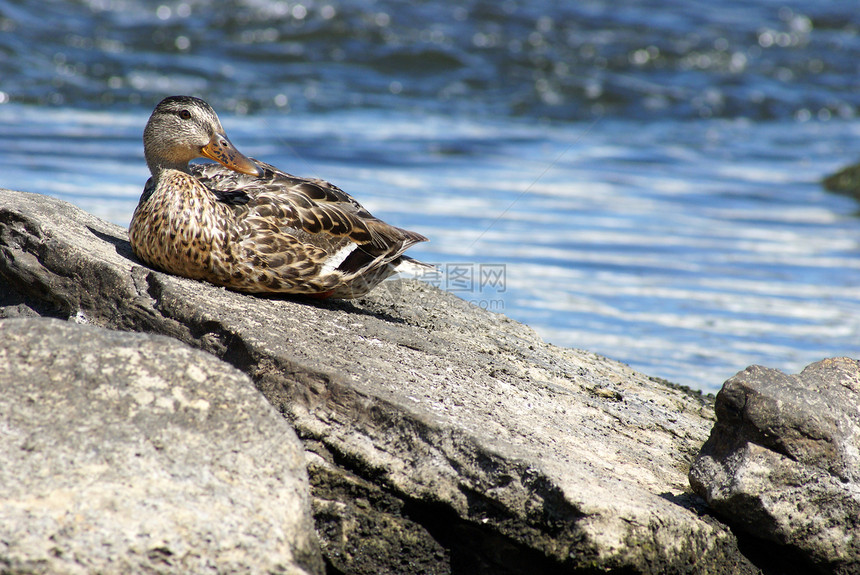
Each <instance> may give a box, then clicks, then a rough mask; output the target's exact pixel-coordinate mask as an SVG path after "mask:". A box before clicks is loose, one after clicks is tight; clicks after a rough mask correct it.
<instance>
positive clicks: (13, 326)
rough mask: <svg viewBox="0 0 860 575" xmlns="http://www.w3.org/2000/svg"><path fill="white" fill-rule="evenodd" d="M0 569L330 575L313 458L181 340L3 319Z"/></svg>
mask: <svg viewBox="0 0 860 575" xmlns="http://www.w3.org/2000/svg"><path fill="white" fill-rule="evenodd" d="M0 388H2V389H3V393H2V394H0V421H2V435H3V440H2V441H0V570H2V571H3V572H4V573H144V572H152V573H155V572H157V573H183V574H184V573H207V572H211V573H216V572H217V573H223V572H272V573H275V572H277V573H291V574H295V575H298V574H307V573H321V572H322V570H323V564H322V559H321V556H320V555H319V549H318V546H317V542H316V537H315V535H314V532H313V523H312V520H311V516H310V506H309V498H308V494H307V476H306V472H305V469H304V452H303V450H302V446H301V443H300V442H299V441H298V438H297V437H296V436H295V433H294V432H293V430H292V428H291V427H290V426H289V425H288V424H286V422H284V421H283V419H282V418H281V417H280V416H279V415H278V413H277V412H276V411H275V410H274V409H273V408H272V407H271V406H270V405H269V404H268V403H267V402H266V401H265V400H264V399H263V398H261V397H260V395H259V394H258V393H257V392H256V390H255V389H254V387H253V384H252V383H251V382H250V381H249V380H248V378H247V377H246V376H245V375H244V374H242V373H240V372H239V371H237V370H236V369H234V368H232V367H230V366H228V365H226V364H224V363H223V362H220V361H217V360H215V359H214V358H212V356H210V355H209V354H206V353H203V352H201V351H198V350H194V349H191V348H189V347H188V346H186V345H183V344H180V343H178V342H176V341H175V340H172V339H169V338H166V337H162V336H153V335H146V334H131V333H121V332H113V331H108V330H104V329H100V328H96V327H93V326H81V325H75V324H72V323H68V322H61V321H58V320H51V319H7V320H4V321H0Z"/></svg>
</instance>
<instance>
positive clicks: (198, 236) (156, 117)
mask: <svg viewBox="0 0 860 575" xmlns="http://www.w3.org/2000/svg"><path fill="white" fill-rule="evenodd" d="M144 152H145V155H146V160H147V164H148V165H149V168H150V172H151V173H152V177H151V178H150V179H149V181H148V182H147V184H146V187H145V189H144V193H143V195H142V196H141V199H140V203H139V204H138V206H137V209H136V210H135V212H134V215H133V216H132V220H131V224H130V226H129V240H130V242H131V246H132V248H133V250H134V253H135V254H136V255H137V257H139V258H140V259H141V260H143V261H144V262H146V263H148V264H149V265H151V266H153V267H156V268H159V269H161V270H164V271H167V272H170V273H173V274H176V275H181V276H185V277H190V278H194V279H201V280H206V281H209V282H211V283H213V284H217V285H222V286H226V287H228V288H231V289H235V290H238V291H245V292H251V293H263V292H277V293H299V294H317V295H324V296H329V297H339V298H350V297H357V296H360V295H362V294H364V293H367V292H368V291H369V290H371V289H373V288H374V287H375V286H376V285H377V284H379V283H380V282H381V281H382V280H384V279H385V278H387V277H388V276H390V275H391V274H392V273H394V270H395V267H396V266H397V265H398V264H400V263H402V261H403V260H404V259H409V258H407V257H406V256H404V255H403V252H404V251H405V250H406V249H407V248H409V247H410V246H412V245H413V244H415V243H418V242H422V241H426V238H425V237H424V236H422V235H420V234H417V233H415V232H410V231H407V230H403V229H400V228H396V227H394V226H391V225H388V224H386V223H385V222H383V221H381V220H379V219H377V218H375V217H373V216H372V215H371V214H370V213H369V212H368V211H367V210H365V209H364V208H363V207H362V206H361V205H360V204H359V203H358V202H356V201H355V200H354V199H353V198H351V197H350V196H349V195H348V194H346V193H345V192H344V191H343V190H341V189H339V188H337V187H336V186H333V185H332V184H329V183H328V182H324V181H322V180H314V179H305V178H298V177H295V176H291V175H289V174H286V173H284V172H282V171H280V170H278V169H277V168H275V167H274V166H271V165H269V164H265V163H263V162H258V161H255V160H252V159H250V158H247V157H245V156H243V155H242V154H240V153H239V152H238V150H236V148H235V147H233V145H232V144H231V143H230V141H229V140H228V139H227V137H226V136H225V135H224V131H223V128H222V127H221V123H220V121H219V120H218V117H217V116H216V115H215V112H214V111H213V110H212V108H211V107H209V105H208V104H206V102H204V101H203V100H200V99H197V98H190V97H187V96H173V97H171V98H166V99H165V100H163V101H162V102H161V103H159V104H158V106H156V108H155V111H154V112H153V114H152V117H150V120H149V122H148V123H147V126H146V129H145V130H144ZM201 156H204V157H208V158H211V159H213V160H216V161H217V162H219V163H218V164H193V165H190V166H189V164H188V162H189V160H191V159H193V158H196V157H201ZM413 261H414V260H413Z"/></svg>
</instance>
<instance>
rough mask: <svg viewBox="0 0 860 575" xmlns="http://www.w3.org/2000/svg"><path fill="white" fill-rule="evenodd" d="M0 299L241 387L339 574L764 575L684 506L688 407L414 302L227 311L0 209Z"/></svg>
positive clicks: (483, 321) (422, 300) (675, 396)
mask: <svg viewBox="0 0 860 575" xmlns="http://www.w3.org/2000/svg"><path fill="white" fill-rule="evenodd" d="M0 278H3V279H4V280H5V282H6V283H7V285H8V286H9V288H10V289H11V290H13V291H14V292H15V294H18V295H15V296H12V297H11V298H10V306H11V307H9V308H7V309H14V310H17V311H16V312H15V313H19V314H20V313H39V314H48V315H51V314H53V315H55V316H58V317H63V318H69V319H73V320H75V321H85V322H91V323H94V324H97V325H101V326H105V327H112V328H117V329H130V330H138V331H149V332H154V333H160V334H165V335H169V336H172V337H174V338H176V339H179V340H181V341H184V342H186V343H189V344H191V345H193V346H196V347H198V348H201V349H204V350H206V351H209V352H211V353H212V354H214V355H216V356H217V357H219V358H222V359H224V360H225V361H227V362H229V363H231V364H232V365H234V366H236V367H238V368H239V369H241V370H242V371H244V372H245V373H247V374H248V375H250V376H251V378H252V379H253V380H254V382H255V384H256V385H257V387H258V389H259V390H260V391H261V392H262V393H263V394H264V395H265V396H266V398H268V400H269V401H270V402H271V403H272V404H273V405H274V406H275V407H276V408H277V409H278V410H279V411H281V412H282V413H283V414H284V415H285V416H286V417H287V418H288V419H289V420H290V421H291V422H292V423H293V424H294V425H295V428H296V430H297V432H298V433H299V436H300V437H301V438H302V439H303V441H304V442H305V446H306V448H307V449H308V450H310V451H312V452H313V453H312V455H311V457H310V461H311V464H310V467H309V469H310V476H311V481H312V494H313V495H314V510H315V520H316V525H317V532H318V534H319V535H320V538H321V546H322V548H323V552H324V555H325V557H326V560H327V561H328V563H329V565H330V566H331V567H332V568H334V569H336V570H339V571H341V572H344V573H421V572H437V573H444V572H463V573H466V572H469V573H482V572H483V573H540V572H548V573H565V572H568V573H572V572H577V571H581V570H595V571H608V572H613V571H615V572H625V573H661V574H662V573H693V572H695V573H755V572H758V570H757V569H756V568H755V567H753V566H752V565H751V564H750V563H749V562H748V561H747V560H746V559H745V558H744V557H743V555H742V554H741V553H740V552H739V551H738V548H737V544H736V540H735V538H734V536H733V535H732V534H731V532H730V531H729V530H728V529H726V528H725V527H724V526H722V525H721V524H719V523H718V522H716V521H714V520H713V519H712V518H710V517H708V516H702V515H701V514H700V513H699V510H698V509H697V507H696V505H695V501H694V500H693V499H692V497H691V495H690V494H689V492H688V489H689V487H688V484H687V470H688V465H689V463H690V461H691V460H692V458H693V456H694V455H695V453H697V452H698V449H699V447H700V446H701V444H702V443H703V442H704V441H705V439H706V438H707V434H708V431H709V429H710V427H711V425H712V424H713V414H712V409H711V407H710V405H708V404H707V402H706V401H703V398H702V397H701V396H697V395H695V394H691V393H689V392H688V391H685V390H683V389H679V388H677V387H672V386H670V385H667V384H665V382H662V381H657V380H653V379H651V378H648V377H646V376H643V375H642V374H639V373H636V372H634V371H633V370H631V369H629V368H628V367H626V366H624V365H621V364H619V363H617V362H614V361H611V360H608V359H606V358H603V357H600V356H597V355H595V354H592V353H587V352H583V351H577V350H569V349H559V348H556V347H554V346H551V345H547V344H545V343H544V342H543V341H541V339H540V338H539V337H537V335H536V334H535V333H534V332H533V331H532V330H531V329H529V328H527V327H525V326H523V325H521V324H518V323H516V322H514V321H512V320H510V319H508V318H505V317H504V316H501V315H496V314H492V313H488V312H486V311H483V310H481V309H479V308H477V307H475V306H472V305H469V304H468V303H466V302H464V301H463V300H461V299H459V298H457V297H455V296H453V295H451V294H448V293H445V292H441V291H439V290H437V289H435V288H432V287H430V286H428V285H426V284H422V283H420V282H415V281H397V282H389V283H386V284H384V285H383V286H381V287H380V288H377V289H376V290H374V291H373V292H372V293H371V294H369V295H368V296H367V297H365V298H363V299H360V300H354V301H350V302H337V301H334V302H318V301H303V300H300V299H289V298H263V297H254V296H248V295H243V294H238V293H233V292H229V291H226V290H224V289H221V288H216V287H213V286H210V285H207V284H204V283H200V282H196V281H191V280H187V279H184V278H178V277H173V276H169V275H165V274H162V273H159V272H156V271H153V270H151V269H149V268H147V267H145V266H143V265H141V264H140V263H139V262H137V261H136V260H135V259H134V258H133V256H132V255H131V253H130V249H129V246H128V243H127V240H126V234H125V230H123V229H120V228H118V227H117V226H113V225H110V224H107V223H105V222H102V221H100V220H98V219H97V218H94V217H92V216H90V215H88V214H85V213H83V212H81V211H80V210H78V209H76V208H74V207H72V206H70V205H69V204H66V203H64V202H61V201H58V200H53V199H50V198H46V197H42V196H37V195H31V194H22V193H20V192H11V191H0ZM21 306H24V308H21ZM22 309H23V312H22Z"/></svg>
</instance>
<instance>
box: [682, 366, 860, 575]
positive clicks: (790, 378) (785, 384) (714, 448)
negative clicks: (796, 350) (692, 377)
mask: <svg viewBox="0 0 860 575" xmlns="http://www.w3.org/2000/svg"><path fill="white" fill-rule="evenodd" d="M858 405H860V362H858V361H857V360H853V359H848V358H836V359H828V360H824V361H820V362H818V363H814V364H812V365H810V366H808V367H807V368H806V369H804V370H803V372H802V373H800V374H798V375H785V374H783V373H781V372H779V371H777V370H774V369H767V368H764V367H759V366H753V367H749V368H747V369H746V370H745V371H742V372H740V373H739V374H737V375H736V376H734V377H733V378H731V379H729V380H728V381H726V383H725V384H724V385H723V388H722V389H721V390H720V392H719V394H718V395H717V402H716V413H717V424H716V425H715V426H714V429H713V431H712V432H711V436H710V438H709V439H708V441H707V442H706V443H705V445H704V447H703V448H702V451H701V453H700V454H699V456H698V457H697V458H696V461H695V463H694V465H693V467H692V469H691V470H690V483H691V485H692V486H693V489H694V490H695V491H696V493H698V494H699V495H701V496H702V497H704V498H705V500H706V501H707V502H708V505H710V506H711V507H712V508H713V509H714V510H715V511H716V512H717V513H718V514H719V515H720V516H721V517H723V518H725V520H726V521H727V522H729V523H730V524H732V525H734V526H736V527H737V528H738V529H741V530H744V531H746V532H747V533H749V534H751V535H754V536H755V537H758V538H761V539H764V540H767V541H771V542H774V543H778V544H780V545H785V546H787V547H789V548H791V549H794V550H796V551H799V553H797V555H798V556H800V557H805V558H807V559H808V560H809V561H810V562H811V563H812V565H813V566H814V567H815V568H816V569H817V571H818V572H820V573H845V574H848V573H858V572H860V534H858V525H857V523H858V517H860V411H858ZM805 572H808V571H805Z"/></svg>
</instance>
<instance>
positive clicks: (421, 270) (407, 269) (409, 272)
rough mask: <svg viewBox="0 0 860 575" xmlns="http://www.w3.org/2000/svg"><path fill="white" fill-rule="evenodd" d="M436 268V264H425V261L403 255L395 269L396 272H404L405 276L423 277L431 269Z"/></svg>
mask: <svg viewBox="0 0 860 575" xmlns="http://www.w3.org/2000/svg"><path fill="white" fill-rule="evenodd" d="M435 269H436V266H434V265H432V264H425V263H424V262H419V261H418V260H414V259H412V258H409V257H406V256H403V259H402V260H400V263H399V264H397V267H395V268H394V271H395V273H399V274H403V275H405V276H411V277H417V278H421V277H424V276H425V275H426V274H427V273H428V272H430V271H431V270H435Z"/></svg>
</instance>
